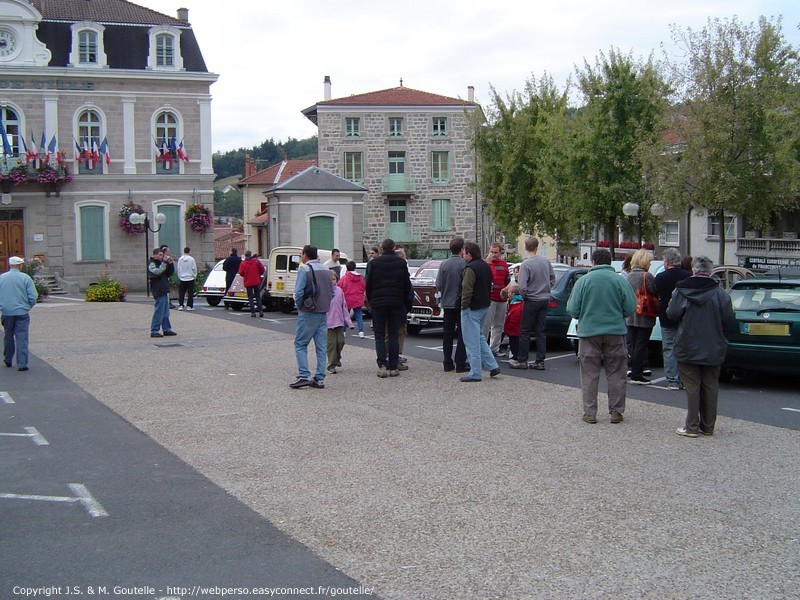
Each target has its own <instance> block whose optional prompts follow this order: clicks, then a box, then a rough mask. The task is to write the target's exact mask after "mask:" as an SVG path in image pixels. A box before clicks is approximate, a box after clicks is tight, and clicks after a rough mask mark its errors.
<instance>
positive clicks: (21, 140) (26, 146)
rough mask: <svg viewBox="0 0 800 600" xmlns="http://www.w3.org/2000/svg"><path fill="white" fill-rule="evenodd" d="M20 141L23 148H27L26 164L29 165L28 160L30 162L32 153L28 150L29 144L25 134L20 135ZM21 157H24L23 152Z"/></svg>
mask: <svg viewBox="0 0 800 600" xmlns="http://www.w3.org/2000/svg"><path fill="white" fill-rule="evenodd" d="M19 141H20V142H22V149H23V150H25V164H26V165H27V164H28V162H30V158H31V153H30V152H28V144H26V143H25V136H24V135H21V136H19ZM20 158H22V155H21V154H20Z"/></svg>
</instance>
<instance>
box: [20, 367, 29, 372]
mask: <svg viewBox="0 0 800 600" xmlns="http://www.w3.org/2000/svg"><path fill="white" fill-rule="evenodd" d="M27 370H28V367H20V368H18V369H17V371H27Z"/></svg>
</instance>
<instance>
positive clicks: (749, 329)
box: [744, 323, 789, 336]
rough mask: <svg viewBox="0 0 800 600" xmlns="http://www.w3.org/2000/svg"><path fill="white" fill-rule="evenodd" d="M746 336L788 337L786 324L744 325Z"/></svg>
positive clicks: (787, 325)
mask: <svg viewBox="0 0 800 600" xmlns="http://www.w3.org/2000/svg"><path fill="white" fill-rule="evenodd" d="M744 333H745V334H746V335H786V336H788V335H789V324H788V323H745V324H744Z"/></svg>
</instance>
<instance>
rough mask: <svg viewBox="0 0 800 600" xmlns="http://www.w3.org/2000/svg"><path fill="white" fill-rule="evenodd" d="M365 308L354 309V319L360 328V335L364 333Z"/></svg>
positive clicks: (357, 307)
mask: <svg viewBox="0 0 800 600" xmlns="http://www.w3.org/2000/svg"><path fill="white" fill-rule="evenodd" d="M363 311H364V307H362V306H356V307H355V308H354V309H353V318H354V319H355V320H356V326H357V327H358V333H364V314H363Z"/></svg>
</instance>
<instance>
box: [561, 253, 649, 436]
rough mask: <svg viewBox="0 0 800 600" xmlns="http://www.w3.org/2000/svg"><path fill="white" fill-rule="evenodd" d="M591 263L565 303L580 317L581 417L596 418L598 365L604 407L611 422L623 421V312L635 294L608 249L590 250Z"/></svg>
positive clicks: (629, 310)
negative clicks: (602, 369)
mask: <svg viewBox="0 0 800 600" xmlns="http://www.w3.org/2000/svg"><path fill="white" fill-rule="evenodd" d="M592 263H593V264H594V266H593V267H592V268H591V269H589V272H588V273H587V274H586V275H584V276H583V277H581V278H580V279H578V282H577V283H576V284H575V287H574V288H573V289H572V294H571V295H570V297H569V301H568V302H567V312H568V313H569V314H570V315H572V316H573V317H575V318H576V319H578V338H580V346H579V349H578V358H579V359H580V362H581V391H582V393H583V420H584V421H585V422H587V423H597V386H598V384H599V382H600V364H601V363H604V364H605V369H606V380H607V381H608V412H609V413H610V415H611V422H612V423H621V422H622V414H623V413H624V412H625V386H626V383H627V376H626V372H627V368H628V366H627V365H628V354H627V350H626V346H625V334H626V333H627V328H626V326H625V317H628V316H630V315H632V314H633V313H634V312H636V295H635V294H634V293H633V288H632V287H631V286H630V284H628V282H627V281H625V280H624V279H622V277H620V276H619V275H617V274H616V272H615V271H614V268H613V267H612V266H611V253H610V252H609V251H608V250H604V249H600V250H595V251H594V253H592Z"/></svg>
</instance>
